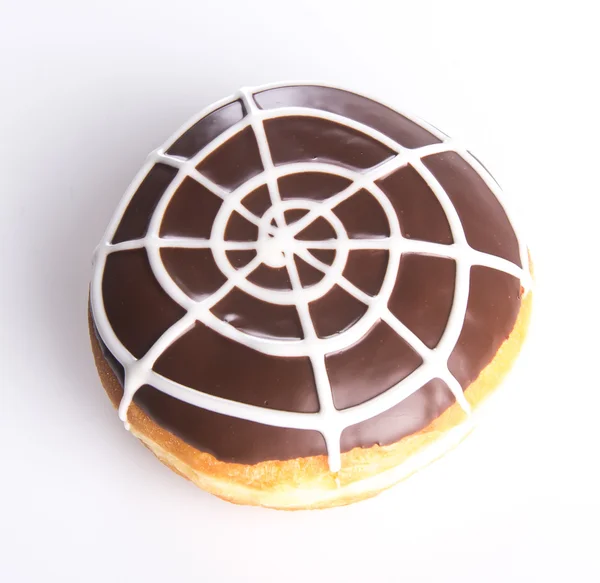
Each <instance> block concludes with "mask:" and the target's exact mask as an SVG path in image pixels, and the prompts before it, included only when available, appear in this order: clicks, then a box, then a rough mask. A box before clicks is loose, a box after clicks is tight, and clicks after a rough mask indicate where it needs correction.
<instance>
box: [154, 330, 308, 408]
mask: <svg viewBox="0 0 600 583" xmlns="http://www.w3.org/2000/svg"><path fill="white" fill-rule="evenodd" d="M200 347H201V350H202V352H201V353H200V352H199V348H200ZM154 370H155V371H156V372H157V373H159V374H161V375H163V376H165V377H167V378H170V379H173V380H174V381H176V382H178V383H181V384H184V385H186V386H188V387H191V388H193V389H198V390H201V391H203V392H205V393H210V394H211V395H216V396H217V397H224V398H225V399H234V400H236V401H241V402H243V403H248V404H250V405H258V406H260V407H268V408H269V409H279V410H282V411H300V412H303V413H312V412H315V411H318V410H319V401H318V399H317V392H316V388H315V381H314V377H313V372H312V367H311V365H310V361H309V359H308V358H305V357H298V358H282V357H276V356H268V355H266V354H259V353H257V352H256V351H254V350H252V349H250V348H248V347H246V346H244V345H243V344H239V343H238V342H234V341H233V340H229V338H225V337H224V336H221V335H220V334H217V333H216V332H215V331H214V330H212V329H210V328H208V327H207V326H205V325H204V324H202V323H200V322H196V325H195V326H194V327H193V328H192V329H191V330H190V331H189V332H187V333H186V334H184V335H183V336H182V337H181V338H179V340H177V341H176V342H175V343H174V344H173V345H172V346H171V347H170V348H168V349H167V350H165V352H164V353H163V355H162V356H161V357H160V358H159V359H158V361H157V362H156V365H155V366H154Z"/></svg>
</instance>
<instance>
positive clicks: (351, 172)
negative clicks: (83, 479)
mask: <svg viewBox="0 0 600 583" xmlns="http://www.w3.org/2000/svg"><path fill="white" fill-rule="evenodd" d="M501 197H502V194H501V191H500V189H499V187H498V185H497V184H496V183H495V181H494V180H493V178H492V177H491V176H490V175H489V174H488V172H487V171H486V170H485V168H484V167H483V166H482V165H481V164H480V163H479V162H478V161H477V160H476V159H475V158H474V157H473V156H472V155H471V154H470V153H469V152H468V151H466V150H464V149H461V148H459V147H457V145H456V144H454V143H453V142H452V140H450V139H449V138H448V137H447V136H445V135H444V134H442V133H441V132H439V131H438V130H435V129H434V128H432V127H430V126H428V125H427V124H425V123H423V122H418V121H415V120H413V119H411V118H409V117H407V116H404V115H401V114H399V113H397V112H396V111H394V110H392V109H390V108H388V107H386V106H384V105H382V104H380V103H377V102H375V101H373V100H371V99H368V98H366V97H362V96H359V95H357V94H355V93H350V92H347V91H344V90H341V89H338V88H333V87H325V86H317V85H307V84H288V85H277V86H270V87H265V88H258V89H252V90H242V91H241V92H239V93H238V94H237V95H235V96H233V97H231V98H228V99H226V100H224V101H222V102H220V103H218V104H216V105H215V106H213V107H212V108H210V109H209V110H208V111H206V112H203V113H202V114H201V115H200V116H199V117H198V118H197V119H196V120H193V122H192V123H191V124H189V125H188V126H186V128H185V129H184V130H183V131H181V132H179V133H177V134H176V136H175V137H174V138H172V139H171V140H170V141H169V142H168V143H167V145H166V146H165V147H164V148H161V149H159V150H157V151H155V152H154V153H153V154H151V156H150V157H149V158H148V161H147V162H146V164H145V166H144V167H143V169H142V170H141V172H140V174H139V175H138V177H137V178H136V180H135V181H134V183H133V184H132V186H131V187H130V189H129V191H128V193H127V194H126V196H125V199H124V201H123V202H122V203H121V206H120V207H119V209H118V210H117V213H116V215H115V217H114V218H113V220H112V222H111V225H110V226H109V228H108V230H107V233H106V235H105V237H104V239H103V241H102V243H101V244H100V246H99V247H98V251H97V254H96V257H95V264H94V274H93V279H92V286H91V308H92V309H91V318H92V323H93V326H92V330H93V336H94V338H93V340H94V342H95V343H97V346H98V347H99V348H100V349H101V352H102V358H103V359H104V360H105V362H107V363H108V364H109V365H110V368H111V369H112V373H114V377H115V379H116V380H115V383H114V384H115V386H117V385H118V389H116V390H117V392H118V393H119V395H118V396H117V397H115V402H119V403H120V414H121V417H122V419H123V420H124V421H125V422H126V424H127V423H128V412H129V411H130V408H132V409H133V408H136V411H139V414H140V415H142V416H144V418H147V419H148V420H149V421H151V422H152V423H153V424H155V425H156V426H157V427H158V428H160V429H161V430H163V431H165V432H166V433H168V434H169V435H171V436H175V438H177V440H180V441H181V442H182V444H186V447H187V446H189V447H190V448H193V449H194V450H197V451H198V452H201V453H202V454H205V455H207V456H209V457H210V458H211V459H214V460H215V463H221V462H222V463H224V464H229V465H231V464H241V465H244V466H252V465H255V464H261V463H263V462H271V461H273V462H275V461H276V462H279V463H281V462H285V461H286V460H298V459H312V458H315V459H323V460H325V461H326V462H327V463H326V466H328V468H329V470H327V467H325V469H324V470H323V471H324V472H325V473H331V475H334V476H335V475H336V473H339V472H340V471H342V470H343V468H344V467H345V461H344V460H345V457H344V456H345V455H346V452H352V451H354V450H357V448H359V449H362V450H365V451H369V450H370V449H371V448H374V447H375V448H378V447H384V446H389V445H392V444H397V443H399V442H402V440H403V438H408V437H409V436H413V435H416V434H420V432H424V431H425V430H426V429H427V428H428V427H430V426H431V424H432V423H434V422H435V420H437V419H438V418H440V416H442V415H443V414H444V413H445V412H448V411H449V410H450V409H451V408H453V407H454V409H456V410H460V411H461V414H460V415H459V417H461V419H463V418H466V417H468V416H469V415H470V413H471V409H472V405H474V403H472V402H470V400H469V398H468V392H467V393H465V391H466V390H467V389H469V387H470V386H472V385H473V384H474V383H475V381H477V379H479V378H480V377H481V375H482V371H484V370H485V369H486V367H488V366H490V364H491V363H492V361H494V359H495V357H496V356H497V355H498V354H499V351H500V350H501V347H502V346H503V344H504V343H506V342H507V340H508V339H509V337H510V336H511V333H512V332H513V330H514V329H515V325H516V323H517V320H518V318H519V316H520V312H521V309H522V306H523V294H524V292H525V291H526V290H527V289H528V287H529V282H530V276H529V260H528V256H527V249H526V247H525V245H524V244H523V243H522V242H520V240H519V239H518V238H517V235H516V234H515V230H514V227H513V224H512V223H511V220H510V219H509V216H508V215H507V212H506V210H505V206H504V204H503V202H502V198H501ZM163 458H164V456H163ZM207 459H208V458H207ZM163 461H165V460H164V459H163ZM169 465H171V466H174V465H176V464H175V463H174V462H171V463H169ZM180 471H181V470H180ZM182 473H185V472H182ZM188 477H189V476H188ZM338 481H339V480H338ZM338 486H339V484H338ZM209 489H210V488H209ZM217 493H218V492H217ZM230 498H232V497H230ZM233 498H234V497H233ZM233 498H232V499H233ZM267 505H270V504H268V503H267ZM300 506H301V505H300Z"/></svg>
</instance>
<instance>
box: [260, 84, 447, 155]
mask: <svg viewBox="0 0 600 583" xmlns="http://www.w3.org/2000/svg"><path fill="white" fill-rule="evenodd" d="M256 102H257V103H258V105H259V107H261V108H263V109H274V108H277V107H288V106H298V107H312V108H315V109H321V110H323V111H328V112H330V113H337V114H339V115H343V116H344V117H348V118H350V119H353V120H354V121H358V122H361V123H364V124H365V125H367V126H370V127H372V128H375V129H376V130H379V131H380V132H381V133H382V134H384V135H386V136H389V137H390V138H392V139H393V140H396V141H397V142H398V143H399V144H401V145H402V146H404V147H406V148H420V147H421V146H427V145H429V144H437V143H438V142H439V141H440V140H439V139H438V138H436V137H435V136H434V135H433V134H431V133H429V132H428V131H427V130H426V129H424V128H422V127H421V126H419V125H417V124H416V123H415V122H413V121H411V120H409V119H407V118H406V117H404V116H403V115H400V114H399V113H397V112H396V111H394V110H392V109H390V108H389V107H386V106H385V105H382V104H381V103H377V102H376V101H373V100H371V99H366V98H365V97H361V96H359V95H355V94H354V93H350V92H348V91H343V90H341V89H334V88H332V87H321V86H316V85H313V86H306V85H305V86H302V87H299V86H290V87H279V88H277V89H268V90H266V91H261V92H260V93H257V94H256Z"/></svg>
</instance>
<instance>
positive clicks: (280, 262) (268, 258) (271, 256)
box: [257, 229, 290, 268]
mask: <svg viewBox="0 0 600 583" xmlns="http://www.w3.org/2000/svg"><path fill="white" fill-rule="evenodd" d="M289 247H290V245H289V237H288V236H287V234H286V233H285V232H284V230H283V229H277V231H275V234H274V235H269V236H268V237H266V238H265V239H262V240H261V241H259V242H258V249H257V250H258V256H259V258H260V260H261V261H262V263H264V264H265V265H268V266H269V267H274V268H281V267H285V264H286V259H285V254H284V251H285V250H286V249H287V250H289Z"/></svg>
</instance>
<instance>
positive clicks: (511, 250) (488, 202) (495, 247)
mask: <svg viewBox="0 0 600 583" xmlns="http://www.w3.org/2000/svg"><path fill="white" fill-rule="evenodd" d="M423 163H424V164H425V166H427V168H429V170H431V171H432V172H433V174H434V176H435V177H436V178H437V179H438V181H439V183H440V184H441V185H442V186H443V187H444V190H445V191H446V192H447V193H448V196H449V197H450V200H451V201H452V204H453V205H454V208H456V212H457V213H458V216H459V217H460V220H461V222H462V224H463V228H464V230H465V235H466V237H467V241H468V243H469V245H471V247H473V248H474V249H477V250H478V251H483V252H484V253H490V254H491V255H497V256H498V257H503V258H504V259H508V260H509V261H512V262H513V263H516V264H517V265H519V266H521V259H520V257H519V244H518V242H517V237H516V235H515V232H514V231H513V228H512V226H511V224H510V222H509V220H508V217H507V216H506V213H505V212H504V209H503V208H502V206H501V205H500V203H499V202H498V199H497V198H496V197H495V196H494V195H493V193H492V191H491V190H490V189H489V187H488V186H487V184H486V183H485V182H484V181H483V179H482V178H481V176H479V174H477V172H476V171H475V170H474V169H473V167H472V166H470V165H469V164H468V163H467V162H466V161H465V160H464V159H463V158H462V157H461V156H460V155H459V154H457V153H456V152H444V153H443V154H434V155H433V156H427V157H425V158H423Z"/></svg>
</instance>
